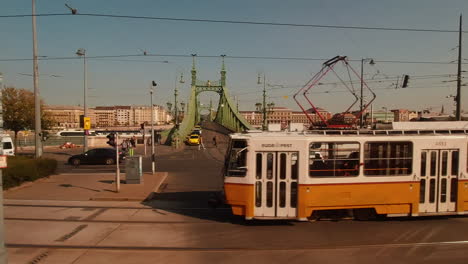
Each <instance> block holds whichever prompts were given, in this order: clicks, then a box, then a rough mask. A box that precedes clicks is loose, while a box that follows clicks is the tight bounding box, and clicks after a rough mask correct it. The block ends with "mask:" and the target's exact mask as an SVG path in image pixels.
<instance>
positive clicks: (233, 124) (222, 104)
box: [166, 55, 251, 144]
mask: <svg viewBox="0 0 468 264" xmlns="http://www.w3.org/2000/svg"><path fill="white" fill-rule="evenodd" d="M192 56H193V63H192V70H191V73H192V83H191V89H190V98H189V100H188V105H187V110H186V111H185V113H184V119H183V121H182V123H180V124H179V126H178V127H177V126H174V128H172V130H171V131H170V132H169V135H168V138H167V140H168V141H166V142H171V143H172V144H178V143H181V142H183V141H184V139H185V138H186V136H187V135H188V134H189V133H190V132H191V131H192V130H193V127H194V126H195V125H196V124H198V123H199V122H200V121H201V114H200V112H201V110H202V109H204V107H203V106H201V105H200V101H199V99H198V96H199V95H200V94H201V93H204V92H215V93H218V94H219V103H218V109H217V111H216V115H215V117H214V120H210V121H214V122H216V123H218V124H220V125H222V126H223V127H225V128H227V129H229V130H231V131H233V132H241V131H245V130H249V129H251V126H250V124H249V123H248V122H247V121H246V120H245V119H244V117H243V116H242V115H241V114H240V113H239V111H238V109H237V106H236V105H235V104H234V102H233V100H232V99H231V98H230V97H229V92H228V89H227V87H226V68H225V66H224V56H221V57H222V66H221V72H220V73H221V78H220V79H219V80H218V81H210V80H208V81H202V80H198V79H197V70H196V68H195V56H196V55H192ZM176 107H177V106H176ZM211 118H212V114H211V109H210V119H211Z"/></svg>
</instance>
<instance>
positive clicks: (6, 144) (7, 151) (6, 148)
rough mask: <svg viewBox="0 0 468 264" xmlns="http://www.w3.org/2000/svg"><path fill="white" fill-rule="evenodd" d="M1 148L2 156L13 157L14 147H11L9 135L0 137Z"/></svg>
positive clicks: (11, 142) (11, 141)
mask: <svg viewBox="0 0 468 264" xmlns="http://www.w3.org/2000/svg"><path fill="white" fill-rule="evenodd" d="M0 138H1V141H2V147H3V154H2V155H7V156H14V155H15V147H14V146H13V140H11V137H10V135H0Z"/></svg>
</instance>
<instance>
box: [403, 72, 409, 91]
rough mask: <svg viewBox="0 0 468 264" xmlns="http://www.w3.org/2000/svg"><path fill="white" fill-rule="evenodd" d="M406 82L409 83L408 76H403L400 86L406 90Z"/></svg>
mask: <svg viewBox="0 0 468 264" xmlns="http://www.w3.org/2000/svg"><path fill="white" fill-rule="evenodd" d="M408 81H409V75H406V74H405V75H403V85H402V86H401V88H406V87H408Z"/></svg>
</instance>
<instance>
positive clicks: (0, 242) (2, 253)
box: [0, 16, 34, 263]
mask: <svg viewBox="0 0 468 264" xmlns="http://www.w3.org/2000/svg"><path fill="white" fill-rule="evenodd" d="M33 17H34V16H33ZM2 91H3V75H2V73H0V98H1V97H2ZM0 132H1V133H3V106H2V103H1V102H0ZM2 152H3V150H2ZM2 154H3V153H2ZM4 217H5V215H4V214H3V177H2V170H0V263H7V251H6V248H5V226H4V223H3V218H4Z"/></svg>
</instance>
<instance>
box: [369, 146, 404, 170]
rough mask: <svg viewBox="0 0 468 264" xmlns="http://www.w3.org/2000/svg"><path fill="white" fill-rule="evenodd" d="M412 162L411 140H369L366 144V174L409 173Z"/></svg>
mask: <svg viewBox="0 0 468 264" xmlns="http://www.w3.org/2000/svg"><path fill="white" fill-rule="evenodd" d="M412 164H413V143H411V142H367V143H366V144H365V145H364V175H367V176H392V175H408V174H411V172H412Z"/></svg>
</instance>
